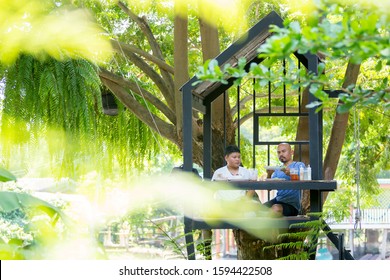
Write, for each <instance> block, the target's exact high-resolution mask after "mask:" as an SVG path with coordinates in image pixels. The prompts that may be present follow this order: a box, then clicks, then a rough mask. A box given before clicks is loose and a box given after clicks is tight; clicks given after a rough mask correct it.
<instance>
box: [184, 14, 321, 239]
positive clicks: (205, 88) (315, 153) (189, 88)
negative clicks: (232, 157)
mask: <svg viewBox="0 0 390 280" xmlns="http://www.w3.org/2000/svg"><path fill="white" fill-rule="evenodd" d="M271 25H276V26H279V27H283V20H282V18H281V17H280V16H279V15H278V14H277V13H275V12H271V13H270V14H268V15H267V16H266V17H264V18H263V19H262V20H260V21H259V22H258V23H257V24H256V25H255V26H253V27H252V28H251V29H250V30H249V31H248V32H247V34H245V35H244V36H242V37H241V38H240V39H239V40H237V41H236V42H235V43H233V44H232V45H231V46H230V47H228V48H227V49H226V50H225V51H223V52H222V53H221V54H220V55H218V56H217V57H216V58H215V59H216V60H217V61H218V64H219V65H220V66H221V67H223V65H225V64H230V65H231V66H233V67H234V66H236V65H237V63H238V59H239V58H241V57H245V58H246V69H249V66H250V64H251V63H252V62H256V63H261V62H262V60H261V59H259V58H258V55H257V54H258V53H257V49H258V48H259V47H260V46H261V45H262V44H263V43H264V42H265V41H266V39H267V38H269V37H270V36H272V33H271V32H270V26H271ZM294 55H295V56H296V58H297V60H298V61H299V64H300V65H303V66H304V67H306V69H307V70H308V71H310V72H312V73H317V66H318V63H319V58H318V57H317V56H315V55H313V54H309V53H308V54H303V55H302V54H297V53H295V54H294ZM234 80H235V78H233V77H232V78H229V79H228V83H227V84H222V83H220V82H211V81H203V82H201V83H197V84H196V85H195V86H194V82H197V81H198V79H197V77H196V76H194V77H193V78H192V79H190V80H189V81H188V82H187V83H185V84H184V85H183V87H182V89H181V90H182V93H183V141H184V142H183V170H184V171H188V172H191V170H192V168H193V144H192V141H193V137H192V114H193V110H197V111H199V112H201V113H202V114H203V133H204V134H203V141H204V142H203V147H204V150H203V176H204V178H205V179H206V180H207V179H210V178H211V175H212V162H211V161H212V119H211V115H212V114H211V113H212V112H211V110H212V109H211V108H212V106H211V105H212V102H213V101H214V100H215V99H216V98H217V97H219V96H220V95H222V94H223V95H224V96H225V98H226V90H227V89H229V88H230V87H232V86H233V84H234ZM284 94H286V92H284ZM239 98H240V87H237V100H239ZM254 98H255V97H254ZM316 100H317V99H316V98H315V96H313V95H312V94H309V103H311V102H314V101H316ZM254 103H255V102H254ZM284 106H285V105H284ZM237 107H239V106H237ZM238 114H239V111H238ZM290 115H291V116H298V117H299V116H308V121H309V139H308V141H303V142H302V141H293V142H290V144H297V145H309V160H310V165H311V168H312V179H313V180H322V177H323V175H322V161H323V155H322V146H323V142H322V141H323V140H322V139H323V132H322V129H323V128H322V112H321V111H319V112H316V111H315V108H311V109H308V112H307V113H306V112H302V111H301V109H300V108H299V112H298V113H293V114H290V113H287V112H286V110H284V111H283V113H273V112H272V111H271V109H270V111H269V112H267V113H265V114H259V113H255V110H254V111H253V118H254V136H255V137H254V139H253V140H254V143H253V145H254V146H255V145H277V144H278V143H280V142H277V143H276V142H275V143H273V142H262V141H259V139H258V138H256V136H257V135H258V119H259V117H270V116H290ZM239 126H240V124H239V125H238V127H239ZM238 135H239V132H238ZM225 142H226V141H225ZM324 184H326V183H324ZM311 195H313V197H311V203H312V209H311V211H313V212H316V211H317V212H319V211H321V201H320V200H321V198H320V196H319V195H318V192H315V191H314V192H312V191H311ZM313 206H314V207H313ZM184 222H185V227H186V228H187V229H192V227H193V221H192V220H191V219H190V218H185V221H184ZM186 242H187V244H191V243H193V240H192V236H191V235H189V234H186Z"/></svg>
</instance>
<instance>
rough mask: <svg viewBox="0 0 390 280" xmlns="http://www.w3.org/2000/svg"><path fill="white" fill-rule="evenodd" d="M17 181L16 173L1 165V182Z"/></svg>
mask: <svg viewBox="0 0 390 280" xmlns="http://www.w3.org/2000/svg"><path fill="white" fill-rule="evenodd" d="M8 181H16V177H15V175H14V174H12V173H11V172H9V171H8V170H5V169H4V168H1V167H0V182H8Z"/></svg>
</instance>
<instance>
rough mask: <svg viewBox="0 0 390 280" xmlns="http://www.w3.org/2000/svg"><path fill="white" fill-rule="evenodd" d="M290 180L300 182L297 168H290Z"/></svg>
mask: <svg viewBox="0 0 390 280" xmlns="http://www.w3.org/2000/svg"><path fill="white" fill-rule="evenodd" d="M290 178H291V181H298V180H299V174H298V169H297V168H290Z"/></svg>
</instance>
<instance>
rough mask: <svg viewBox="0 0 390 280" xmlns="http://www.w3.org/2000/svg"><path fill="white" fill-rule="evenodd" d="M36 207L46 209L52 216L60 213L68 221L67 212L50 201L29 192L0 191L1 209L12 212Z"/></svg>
mask: <svg viewBox="0 0 390 280" xmlns="http://www.w3.org/2000/svg"><path fill="white" fill-rule="evenodd" d="M24 208H35V209H39V210H42V211H44V212H45V213H46V214H48V215H49V216H50V217H51V218H55V216H56V215H59V216H60V217H61V218H62V220H63V221H67V220H68V219H67V217H66V216H65V214H64V213H63V212H62V211H61V210H60V209H58V208H57V207H55V206H53V205H51V204H50V203H48V202H46V201H44V200H42V199H39V198H37V197H34V196H32V195H30V194H27V193H17V192H9V191H0V211H3V212H11V211H15V210H18V209H24Z"/></svg>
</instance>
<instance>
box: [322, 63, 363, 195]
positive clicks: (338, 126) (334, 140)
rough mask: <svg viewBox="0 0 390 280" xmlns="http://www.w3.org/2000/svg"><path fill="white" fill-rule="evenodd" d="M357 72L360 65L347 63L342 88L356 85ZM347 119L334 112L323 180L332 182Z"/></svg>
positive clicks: (346, 114)
mask: <svg viewBox="0 0 390 280" xmlns="http://www.w3.org/2000/svg"><path fill="white" fill-rule="evenodd" d="M359 72H360V64H359V65H357V64H352V63H348V66H347V70H346V71H345V79H344V83H343V88H346V87H348V86H349V85H352V84H356V81H357V79H358V76H359ZM348 118H349V113H343V114H339V113H337V112H336V116H335V119H334V122H333V127H332V132H331V135H330V139H329V144H328V148H327V150H326V155H325V160H324V166H323V170H324V179H325V180H332V179H333V178H334V175H335V174H336V169H337V165H338V163H339V160H340V155H341V150H342V147H343V144H344V140H345V134H346V131H347V127H348ZM327 195H328V193H323V201H325V199H326V197H327Z"/></svg>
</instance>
